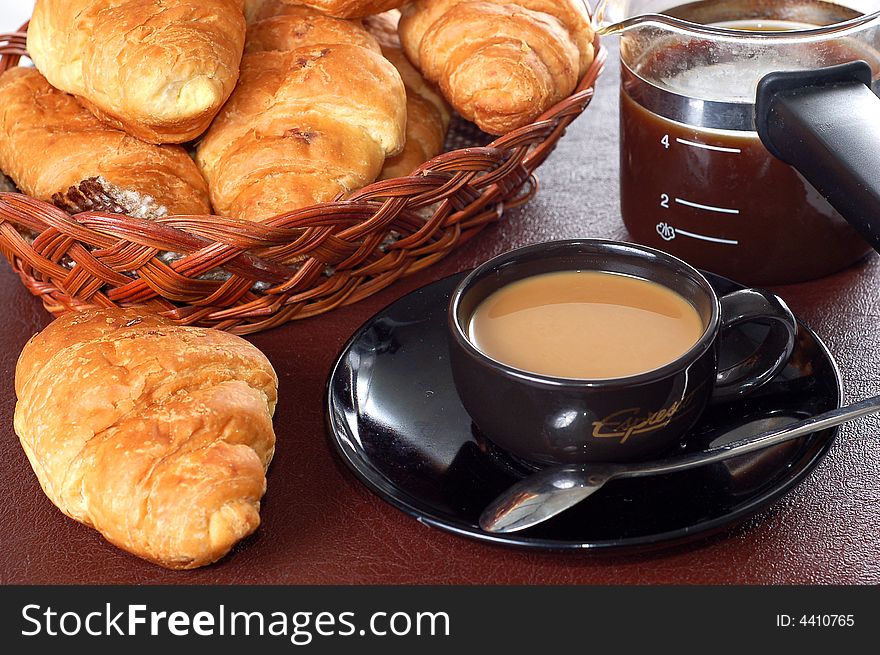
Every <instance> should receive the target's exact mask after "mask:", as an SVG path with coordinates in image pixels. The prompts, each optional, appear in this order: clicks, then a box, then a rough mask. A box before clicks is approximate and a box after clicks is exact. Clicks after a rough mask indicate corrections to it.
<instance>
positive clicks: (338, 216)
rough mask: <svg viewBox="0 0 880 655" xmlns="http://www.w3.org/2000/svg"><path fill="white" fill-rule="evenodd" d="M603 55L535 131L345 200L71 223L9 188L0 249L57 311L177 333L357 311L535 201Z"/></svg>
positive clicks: (15, 56) (84, 218)
mask: <svg viewBox="0 0 880 655" xmlns="http://www.w3.org/2000/svg"><path fill="white" fill-rule="evenodd" d="M26 30H27V23H26V24H25V25H24V26H23V27H22V28H21V30H20V31H19V32H17V33H12V34H0V72H3V71H5V70H7V69H8V68H11V67H14V66H17V65H19V62H20V60H21V58H22V57H26V56H27V51H26V43H27V38H26ZM594 46H595V59H594V61H593V63H592V65H591V66H590V69H589V70H588V71H587V73H586V74H585V75H584V77H583V79H581V81H580V83H579V84H578V86H577V88H576V89H575V92H574V93H573V94H572V95H570V96H569V97H568V98H565V99H564V100H562V101H561V102H559V103H558V104H556V105H555V106H553V107H551V108H550V109H549V110H547V111H546V112H545V113H544V114H542V115H541V116H539V117H538V119H536V120H535V122H533V123H531V124H529V125H526V126H524V127H521V128H519V129H516V130H514V131H512V132H510V133H508V134H506V135H504V136H501V137H499V138H497V139H495V140H494V141H492V142H491V143H489V144H488V145H486V146H484V147H467V148H463V149H459V150H452V151H449V152H445V153H443V154H441V155H439V156H437V157H435V158H434V159H431V160H430V161H428V162H426V163H424V164H423V165H422V166H420V167H419V168H418V169H416V170H415V171H414V172H413V173H412V174H411V175H409V176H408V177H401V178H395V179H389V180H384V181H381V182H375V183H373V184H370V185H369V186H366V187H364V188H362V189H360V190H359V191H357V192H355V193H353V194H351V195H350V196H349V197H348V198H347V199H346V200H339V201H336V202H327V203H322V204H319V205H313V206H310V207H304V208H302V209H297V210H295V211H291V212H286V213H283V214H280V215H278V216H276V217H274V218H272V219H269V220H267V221H264V222H262V223H255V222H249V221H242V220H237V219H231V218H225V217H221V216H165V217H162V218H159V219H155V220H147V219H141V218H135V217H132V216H127V215H124V214H111V213H106V212H95V211H90V212H83V213H78V214H69V213H67V212H65V211H64V210H62V209H59V208H57V207H55V206H54V205H52V204H50V203H47V202H43V201H40V200H37V199H35V198H31V197H29V196H27V195H24V194H21V193H0V251H2V253H3V255H4V256H5V257H6V259H7V260H8V261H9V263H10V264H11V266H12V268H13V270H14V271H15V272H16V273H17V274H18V276H19V277H20V278H21V281H22V282H23V283H24V285H25V287H26V288H27V289H28V291H30V292H31V293H32V294H34V295H35V296H39V297H40V298H41V300H42V301H43V305H44V306H45V308H46V309H47V310H48V311H49V312H51V313H52V314H54V315H56V316H58V315H61V314H64V313H67V312H70V311H81V310H84V309H90V308H94V307H110V306H128V305H134V304H138V305H146V306H148V307H149V308H150V310H151V311H155V312H157V313H161V314H163V315H165V316H167V317H168V318H170V319H172V320H174V321H175V322H178V323H180V324H185V325H199V326H204V327H213V328H218V329H221V330H227V331H229V332H233V333H235V334H249V333H253V332H258V331H261V330H266V329H269V328H273V327H276V326H278V325H281V324H283V323H286V322H287V321H290V320H293V319H300V318H306V317H309V316H315V315H317V314H321V313H324V312H327V311H330V310H332V309H334V308H336V307H340V306H342V305H348V304H351V303H354V302H357V301H359V300H362V299H364V298H366V297H368V296H370V295H372V294H374V293H376V292H377V291H379V290H381V289H383V288H385V287H387V286H388V285H390V284H391V283H393V282H394V281H396V280H397V279H399V278H401V277H403V276H406V275H410V274H412V273H415V272H416V271H419V270H422V269H424V268H426V267H428V266H430V265H431V264H434V263H435V262H437V261H439V260H440V259H442V258H443V257H445V256H446V255H448V254H450V253H451V252H452V251H453V250H454V249H455V248H456V246H458V245H459V244H461V243H464V242H465V241H467V240H468V239H470V238H471V237H473V236H474V235H475V234H477V233H478V232H479V231H480V230H481V229H483V228H484V227H485V226H486V225H488V224H489V223H492V222H494V221H497V220H498V219H500V218H501V215H502V212H503V211H504V210H505V209H510V208H512V207H516V206H519V205H521V204H523V203H525V202H526V201H527V200H529V199H530V198H531V197H532V196H533V195H534V193H535V192H536V190H537V180H536V179H535V177H534V173H535V170H536V169H537V168H538V166H539V165H540V164H541V163H542V162H543V161H544V160H545V159H546V158H547V156H548V155H549V154H550V153H551V152H552V151H553V149H554V147H555V146H556V143H557V142H558V140H559V138H560V137H561V136H562V134H563V133H564V132H565V129H566V128H567V127H568V125H569V124H570V123H571V122H572V121H573V120H574V119H575V118H577V117H578V116H579V115H580V114H581V113H582V112H583V111H584V110H585V109H586V108H587V106H588V105H589V104H590V101H591V100H592V98H593V94H594V91H595V83H596V80H597V78H598V77H599V75H600V73H601V72H602V69H603V68H604V65H605V61H606V59H607V50H606V49H605V48H604V46H602V45H601V43H600V42H599V38H598V36H597V37H596V41H595V43H594ZM23 233H24V234H31V235H34V238H33V239H32V240H31V239H27V238H25V237H24V236H23ZM162 253H164V254H165V255H168V253H176V256H175V257H174V258H173V261H171V260H169V259H168V257H167V256H166V257H162ZM218 271H219V272H222V274H218ZM212 273H213V274H212Z"/></svg>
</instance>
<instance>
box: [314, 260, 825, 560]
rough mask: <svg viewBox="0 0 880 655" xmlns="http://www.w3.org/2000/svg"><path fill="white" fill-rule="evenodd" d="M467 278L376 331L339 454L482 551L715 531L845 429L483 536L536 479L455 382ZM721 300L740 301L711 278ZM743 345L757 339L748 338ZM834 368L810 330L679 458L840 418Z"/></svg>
mask: <svg viewBox="0 0 880 655" xmlns="http://www.w3.org/2000/svg"><path fill="white" fill-rule="evenodd" d="M462 275H463V274H459V275H454V276H452V277H449V278H446V279H443V280H440V281H439V282H435V283H433V284H430V285H428V286H426V287H423V288H422V289H419V290H417V291H414V292H413V293H410V294H409V295H407V296H405V297H403V298H401V299H400V300H398V301H397V302H395V303H393V304H392V305H390V306H389V307H387V308H385V309H384V310H382V311H381V312H379V313H378V314H377V315H375V316H374V317H373V318H371V319H370V320H369V321H368V322H367V323H366V324H365V325H364V326H363V327H361V328H360V329H359V330H358V331H357V333H356V334H355V335H354V337H352V339H351V340H350V341H349V342H348V344H347V345H346V346H345V348H344V349H343V351H342V354H341V355H340V357H339V360H338V361H337V363H336V365H335V366H334V368H333V371H332V373H331V375H330V380H329V383H328V396H327V419H328V426H329V430H330V435H331V441H332V442H333V444H334V446H335V448H336V449H337V451H338V452H339V454H340V455H341V456H342V458H343V460H345V462H346V464H348V466H349V467H350V468H351V470H352V471H354V473H355V474H356V475H357V477H358V478H360V480H361V481H363V482H364V483H365V484H366V485H367V486H368V487H369V488H370V489H372V490H373V491H374V492H375V493H377V494H379V495H380V496H381V497H382V498H384V499H385V500H387V501H388V502H390V503H391V504H392V505H394V506H396V507H398V508H400V509H402V510H403V511H405V512H407V513H408V514H411V515H412V516H414V517H415V518H416V519H418V520H419V521H421V522H423V523H426V524H428V525H432V526H436V527H439V528H442V529H444V530H449V531H451V532H455V533H458V534H462V535H465V536H468V537H471V538H474V539H481V540H484V541H491V542H495V543H502V544H509V545H515V546H523V547H529V548H539V549H552V550H585V549H589V550H609V549H619V548H625V549H631V548H643V547H647V546H651V545H655V544H660V543H668V542H680V541H685V540H690V539H693V538H695V537H703V536H706V535H708V534H711V533H714V532H717V531H718V530H720V529H722V528H724V527H727V526H729V525H731V524H733V523H735V522H737V521H740V520H742V519H744V518H746V517H748V516H750V515H752V514H755V513H756V512H758V511H759V510H761V509H763V508H765V507H767V506H768V505H770V504H771V503H773V502H774V501H775V500H777V499H778V498H780V497H781V496H782V495H783V494H785V493H786V492H788V491H789V490H791V489H792V488H793V487H794V486H796V485H797V484H798V483H800V482H801V481H802V480H803V479H804V478H806V477H807V475H808V474H809V473H810V471H812V470H813V468H815V467H816V466H817V464H818V463H819V461H820V460H821V459H822V457H823V455H824V454H825V452H826V451H827V450H828V448H829V447H830V446H831V443H832V442H833V440H834V437H835V436H836V435H837V430H836V429H831V430H824V431H822V432H817V433H814V434H812V435H810V436H809V437H804V438H802V439H800V440H798V441H794V442H791V443H788V444H783V445H781V446H777V447H775V448H772V449H768V450H765V451H762V452H759V453H756V454H753V455H746V456H743V457H740V458H736V459H732V460H729V461H727V462H724V463H720V464H715V465H712V466H708V467H703V468H700V469H694V470H690V471H685V472H681V473H675V474H671V475H666V476H661V477H651V478H639V479H631V480H616V481H613V482H611V483H609V484H608V486H607V487H606V488H603V489H602V490H600V491H599V492H598V493H597V494H596V495H595V496H593V497H591V498H588V499H587V500H585V501H584V502H582V503H581V504H580V505H578V506H577V507H574V508H572V509H571V510H569V511H567V512H565V513H563V514H561V515H559V516H557V517H555V518H554V519H552V520H550V521H548V522H546V523H544V524H542V525H539V526H535V527H534V528H531V529H529V530H526V531H523V532H521V533H515V534H510V535H494V534H489V533H487V532H484V531H483V530H481V529H480V527H479V526H478V525H477V518H478V517H479V515H480V512H481V511H482V510H483V508H484V507H485V506H486V505H487V504H488V503H489V502H490V501H491V500H492V499H493V498H494V497H495V496H496V495H498V494H499V493H500V492H501V491H503V490H504V489H505V488H507V487H508V486H510V485H511V484H512V483H513V482H514V481H516V480H517V479H518V478H520V477H522V476H523V475H526V474H527V473H528V471H529V467H528V465H526V464H524V463H522V462H517V461H514V460H512V459H511V458H509V457H508V456H507V455H506V454H505V453H503V452H501V451H499V450H498V449H497V448H495V447H494V446H493V445H492V444H491V443H489V442H487V441H486V440H485V439H483V438H481V436H480V435H479V434H478V433H477V432H476V431H475V429H474V428H473V427H472V424H471V420H470V418H469V416H468V415H467V414H466V413H465V410H464V408H463V407H462V406H461V404H460V402H459V400H458V396H457V395H456V392H455V388H454V387H453V384H452V376H451V373H450V370H449V365H448V358H447V342H446V331H445V326H446V305H447V302H448V299H449V294H450V292H451V291H452V289H453V288H454V287H455V285H456V284H457V283H458V281H459V280H460V279H461V277H462ZM707 277H708V278H709V281H710V282H711V283H712V286H713V287H714V288H715V289H716V290H717V291H718V292H719V294H720V295H723V294H725V293H729V292H730V291H734V290H736V289H738V288H741V287H740V286H739V285H736V284H734V283H733V282H730V281H728V280H725V279H723V278H719V277H716V276H712V275H707ZM741 338H743V339H747V338H748V335H747V334H743V335H742V337H741ZM840 402H841V381H840V374H839V372H838V370H837V366H836V364H835V363H834V360H833V359H832V357H831V355H830V353H829V352H828V350H827V348H826V347H825V345H824V344H823V343H822V342H821V341H820V340H819V338H818V337H817V336H816V335H815V334H813V332H812V331H810V330H809V329H808V328H807V327H806V326H804V325H803V324H801V325H800V332H799V335H798V344H797V346H796V349H795V352H794V354H793V356H792V359H791V362H790V364H789V366H788V367H787V368H786V370H785V372H784V373H783V374H782V375H780V376H778V377H777V379H775V380H774V381H772V382H771V383H770V384H768V385H766V386H765V387H763V388H762V389H761V390H760V391H759V392H757V394H755V395H753V396H751V397H750V398H749V399H748V400H746V401H741V402H738V403H736V404H729V405H720V406H714V407H711V408H710V409H708V410H707V411H706V412H705V413H704V415H703V417H702V418H701V419H700V422H699V423H698V425H697V426H696V427H695V428H694V430H692V431H691V433H690V434H689V436H688V438H687V440H686V442H687V443H686V445H684V446H682V450H694V449H702V448H705V447H706V446H707V445H709V444H710V443H715V442H716V441H718V442H720V438H719V437H720V435H721V434H724V433H729V431H731V430H735V433H733V434H728V436H727V437H725V440H733V439H738V438H742V437H744V436H747V435H748V434H750V433H752V434H754V433H756V432H759V431H761V430H764V429H768V428H770V427H774V426H777V425H780V424H782V423H785V422H789V421H792V420H795V419H799V418H803V417H806V416H808V415H812V414H816V413H819V412H823V411H827V410H830V409H834V408H836V407H839V406H840Z"/></svg>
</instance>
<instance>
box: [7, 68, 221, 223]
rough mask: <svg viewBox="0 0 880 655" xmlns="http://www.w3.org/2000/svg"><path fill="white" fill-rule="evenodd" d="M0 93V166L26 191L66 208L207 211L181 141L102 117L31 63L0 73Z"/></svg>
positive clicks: (154, 214) (203, 190)
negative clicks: (144, 134) (169, 141)
mask: <svg viewBox="0 0 880 655" xmlns="http://www.w3.org/2000/svg"><path fill="white" fill-rule="evenodd" d="M0 97H2V98H3V101H2V102H0V170H2V171H3V172H4V173H6V174H7V175H9V177H10V178H12V180H13V181H14V182H15V184H16V185H17V186H18V188H19V189H21V190H22V191H23V192H25V193H27V194H28V195H30V196H33V197H35V198H38V199H40V200H45V201H48V202H54V203H55V204H56V205H58V206H59V207H62V208H63V209H67V210H68V211H74V212H76V211H86V210H102V211H112V212H116V213H123V214H130V215H132V216H137V217H140V218H159V217H161V216H164V215H166V214H210V213H211V207H210V203H209V201H208V185H207V184H206V183H205V180H204V178H203V177H202V175H201V173H199V169H198V168H197V167H196V165H195V163H194V162H193V161H192V159H191V158H190V157H189V155H188V154H187V153H186V151H185V150H184V149H183V148H182V147H181V146H178V145H164V146H158V145H154V144H152V143H146V142H144V141H141V140H140V139H136V138H135V137H133V136H130V135H128V134H127V133H125V132H122V131H120V130H117V129H114V128H112V127H110V126H108V125H106V124H105V123H102V122H101V121H100V120H98V119H97V118H95V117H94V116H93V115H92V114H91V113H90V112H89V111H88V110H87V109H85V108H84V107H83V106H82V105H80V104H79V103H78V102H77V101H76V98H74V97H73V96H71V95H68V94H66V93H63V92H61V91H59V90H57V89H55V88H54V87H52V86H51V85H50V84H49V83H48V82H47V81H46V79H45V78H44V77H43V76H42V75H40V73H39V72H37V71H36V70H34V69H33V68H22V67H16V68H11V69H9V70H7V71H6V72H4V73H3V74H2V75H0Z"/></svg>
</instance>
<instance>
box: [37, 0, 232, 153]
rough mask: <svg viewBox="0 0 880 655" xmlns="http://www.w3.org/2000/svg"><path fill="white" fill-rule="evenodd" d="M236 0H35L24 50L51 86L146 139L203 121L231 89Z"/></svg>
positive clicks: (193, 128) (191, 134)
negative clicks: (160, 0) (153, 0)
mask: <svg viewBox="0 0 880 655" xmlns="http://www.w3.org/2000/svg"><path fill="white" fill-rule="evenodd" d="M244 37H245V21H244V9H243V0H162V2H144V0H114V1H113V2H108V0H37V3H36V6H35V7H34V13H33V17H32V18H31V22H30V26H29V27H28V39H27V45H28V53H29V54H30V57H31V59H32V60H33V62H34V64H35V65H36V67H37V68H38V69H39V70H40V72H41V73H43V75H45V76H46V78H47V79H48V80H49V82H50V83H51V84H52V86H54V87H56V88H58V89H61V90H62V91H66V92H68V93H73V94H74V95H76V96H78V97H79V98H80V99H81V100H82V101H83V103H84V104H85V105H86V106H88V107H89V108H90V109H91V110H92V111H93V112H94V113H95V115H97V116H98V117H100V118H101V119H103V120H104V121H106V122H108V123H109V124H110V125H112V126H114V127H117V128H119V129H124V130H125V131H127V132H128V133H129V134H133V135H134V136H137V137H138V138H141V139H144V140H145V141H150V142H152V143H183V142H184V141H190V140H191V139H194V138H195V137H197V136H198V135H199V134H201V133H202V132H204V131H205V129H206V128H207V127H208V124H209V123H210V122H211V119H212V118H213V117H214V115H215V114H216V113H217V112H218V111H219V110H220V107H221V106H222V105H223V103H224V102H225V101H226V99H227V98H228V97H229V94H230V93H232V89H233V87H234V86H235V82H236V80H237V79H238V65H239V61H240V60H241V54H242V48H243V46H244Z"/></svg>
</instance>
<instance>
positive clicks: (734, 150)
mask: <svg viewBox="0 0 880 655" xmlns="http://www.w3.org/2000/svg"><path fill="white" fill-rule="evenodd" d="M675 140H676V141H678V142H679V143H680V144H682V145H685V146H693V147H694V148H703V149H704V150H714V151H715V152H732V153H740V152H742V150H740V149H739V148H725V147H723V146H710V145H709V144H708V143H697V142H696V141H687V140H686V139H679V138H676V139H675Z"/></svg>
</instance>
